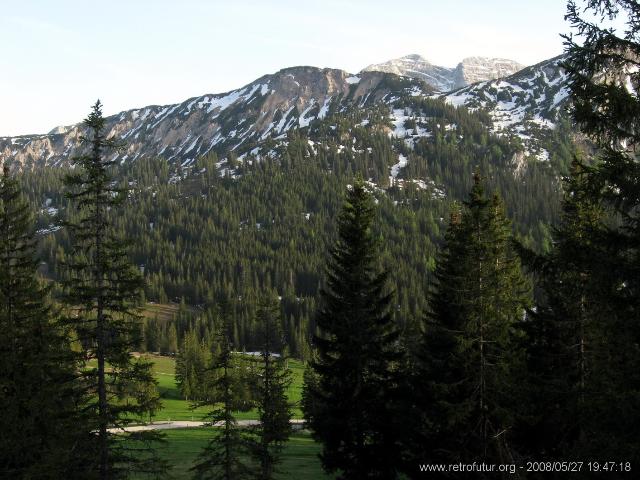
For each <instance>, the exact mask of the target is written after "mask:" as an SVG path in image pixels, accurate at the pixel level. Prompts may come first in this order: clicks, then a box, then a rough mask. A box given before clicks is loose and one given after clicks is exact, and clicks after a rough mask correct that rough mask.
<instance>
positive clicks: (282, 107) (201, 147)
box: [0, 56, 568, 168]
mask: <svg viewBox="0 0 640 480" xmlns="http://www.w3.org/2000/svg"><path fill="white" fill-rule="evenodd" d="M405 60H406V61H403V62H402V63H401V64H400V66H402V68H404V69H405V70H402V71H405V72H406V71H407V70H406V69H407V68H408V67H409V66H411V65H413V66H414V67H415V72H418V71H419V70H420V69H421V70H420V71H421V72H422V74H421V75H422V76H420V75H418V73H416V74H415V75H413V76H414V77H415V78H411V77H406V76H397V75H396V74H394V73H385V72H378V71H375V70H373V71H364V72H361V73H360V74H358V75H351V74H349V73H347V72H344V71H342V70H334V69H319V68H314V67H294V68H287V69H284V70H281V71H279V72H277V73H275V74H272V75H265V76H263V77H261V78H259V79H257V80H256V81H254V82H252V83H250V84H248V85H246V86H244V87H242V88H240V89H238V90H233V91H231V92H227V93H224V94H211V95H203V96H200V97H195V98H190V99H188V100H186V101H184V102H182V103H179V104H176V105H166V106H148V107H144V108H140V109H135V110H128V111H125V112H122V113H120V114H117V115H114V116H112V117H108V118H107V121H106V128H107V132H108V135H109V136H116V137H118V138H120V139H122V140H123V141H124V142H125V143H126V145H127V147H126V150H125V151H123V152H119V153H114V154H113V155H114V156H113V159H114V160H116V161H119V162H122V163H124V162H129V161H135V160H136V159H137V158H142V157H163V158H165V159H167V160H168V161H169V162H170V163H173V164H175V163H179V164H181V165H183V166H188V165H190V164H192V163H193V162H194V161H195V160H196V159H197V158H198V157H200V156H203V155H206V154H207V153H209V152H217V153H218V154H219V155H220V156H221V157H224V156H225V155H227V152H229V151H234V152H235V153H236V154H237V155H238V156H239V157H240V156H242V155H244V154H246V153H249V152H253V154H257V152H261V151H262V150H264V149H266V150H265V151H269V150H270V149H271V146H269V145H270V144H273V142H271V140H274V139H275V140H276V143H277V142H278V141H285V140H286V138H285V137H286V135H287V132H288V131H290V130H291V129H306V128H309V129H313V125H312V124H313V122H314V121H316V120H318V119H323V118H325V117H327V115H328V114H329V113H333V112H342V111H344V110H347V109H352V108H356V109H366V108H367V107H371V106H382V107H383V109H387V111H388V115H389V121H390V122H391V124H392V125H393V131H392V132H391V133H390V135H393V136H396V137H398V138H404V137H406V135H407V130H406V128H405V122H406V121H407V120H408V121H409V122H410V121H411V118H410V117H411V115H410V114H408V113H407V112H406V111H405V108H404V107H403V106H402V104H403V99H405V98H406V97H407V96H416V95H417V96H439V97H441V98H443V99H444V100H445V101H446V102H448V103H450V104H453V105H456V106H464V107H466V108H468V109H471V110H474V109H482V110H484V111H486V112H488V113H489V115H490V116H491V118H492V120H493V131H494V132H495V133H497V134H499V135H509V136H510V135H516V136H519V137H520V139H521V140H522V143H523V145H524V147H525V152H524V153H525V156H536V157H537V158H539V159H540V160H545V159H546V158H547V157H548V153H547V152H546V151H545V150H544V148H543V147H541V145H542V143H543V142H542V143H541V141H540V140H541V139H543V140H544V139H545V138H546V139H547V140H548V138H549V137H550V135H551V132H552V131H553V130H554V129H556V126H557V124H558V121H559V120H560V118H561V117H562V111H563V109H564V107H565V105H566V103H567V98H568V90H567V87H566V85H565V83H566V82H565V79H566V77H565V74H564V71H563V69H562V67H561V61H562V57H556V58H554V59H551V60H548V61H546V62H542V63H540V64H538V65H534V66H531V67H527V68H525V69H522V70H520V71H518V72H517V73H515V74H512V75H510V76H507V77H504V78H500V79H497V80H485V81H481V82H478V83H473V84H472V85H469V86H466V87H463V88H461V89H458V90H455V91H451V92H448V93H438V92H436V91H435V90H434V89H432V88H431V87H429V86H428V85H427V84H426V83H424V82H425V81H427V77H428V78H431V79H432V80H433V79H438V81H439V82H440V85H441V86H442V85H455V84H456V82H463V81H464V82H468V81H472V80H475V79H477V78H482V77H483V76H487V75H502V74H503V73H506V72H508V71H510V69H512V68H516V67H515V66H514V65H513V64H511V63H509V62H507V63H500V62H499V61H493V62H488V63H487V62H484V61H481V60H478V59H467V60H465V61H464V62H462V64H461V65H463V66H462V67H460V66H459V68H457V69H455V71H450V72H449V74H450V77H446V75H445V73H446V72H444V69H442V68H441V67H435V66H432V65H431V66H430V67H429V65H430V64H429V63H428V62H426V61H424V59H421V58H419V57H417V56H412V58H409V57H405ZM465 62H466V63H465ZM400 66H399V65H398V64H395V67H394V68H396V67H397V68H398V69H399V68H400ZM391 68H392V67H391V66H390V67H389V69H391ZM428 68H430V70H428ZM425 70H428V71H429V72H430V73H428V74H427V73H424V72H425ZM456 75H458V76H459V78H458V80H456V79H455V76H456ZM447 78H449V79H447ZM434 82H435V80H433V81H431V84H433V83H434ZM447 82H448V83H447ZM447 88H448V87H447ZM426 121H427V119H425V122H426ZM83 133H84V132H83V126H82V124H81V123H79V124H76V125H71V126H67V127H58V128H56V129H54V130H52V131H51V132H50V133H49V134H46V135H29V136H21V137H13V138H11V137H5V138H0V165H1V164H3V163H5V162H9V163H11V164H12V165H13V168H33V167H34V166H57V165H63V164H65V163H67V162H68V161H69V159H70V158H71V157H72V156H74V155H77V154H79V153H81V152H82V148H83V147H82V145H81V141H80V139H81V136H82V134H83ZM413 134H414V135H413V136H415V137H416V138H418V137H420V136H421V135H424V136H429V135H430V133H429V132H428V131H426V130H424V129H420V128H417V129H416V131H415V132H413ZM314 140H316V139H314ZM409 143H411V142H409ZM263 147H264V148H263Z"/></svg>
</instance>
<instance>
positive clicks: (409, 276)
mask: <svg viewBox="0 0 640 480" xmlns="http://www.w3.org/2000/svg"><path fill="white" fill-rule="evenodd" d="M396 107H397V108H401V109H403V115H404V116H405V117H406V120H405V121H404V124H405V125H404V128H405V129H407V130H406V131H407V133H406V136H405V138H395V137H391V136H390V135H389V134H388V133H389V131H390V129H391V128H392V127H393V125H392V124H391V120H390V118H389V111H388V110H387V109H386V108H385V107H375V106H374V107H370V108H366V109H355V108H354V109H351V110H349V111H347V112H333V113H332V114H330V115H329V116H327V117H326V118H325V119H323V120H321V121H316V122H313V123H312V124H311V125H310V126H309V127H308V128H305V129H303V130H301V131H291V132H289V133H288V134H287V135H286V137H284V138H279V139H271V140H267V141H266V142H265V144H264V145H263V146H262V148H261V151H262V152H266V153H265V154H263V155H261V156H259V155H260V154H256V155H255V156H254V155H252V154H250V153H249V154H244V155H241V156H240V157H238V156H237V155H235V154H234V153H233V152H230V153H229V154H227V155H226V156H225V157H224V158H223V157H222V153H221V156H220V157H219V156H218V155H217V154H215V153H214V154H210V155H208V156H206V157H203V158H200V159H199V160H198V161H197V162H196V165H195V166H193V167H190V168H182V167H181V166H180V165H179V164H177V165H175V164H170V163H168V162H167V161H166V160H164V159H161V158H152V159H139V160H137V161H136V162H134V163H131V164H129V163H126V164H123V165H120V166H119V169H118V174H117V178H118V181H119V182H120V186H122V187H124V188H125V189H126V190H127V191H128V196H129V201H127V202H126V203H125V206H124V210H123V212H122V215H120V216H119V217H118V218H117V220H116V224H117V227H118V228H119V230H120V231H121V233H122V234H123V235H125V236H126V237H127V238H131V239H134V240H135V241H134V242H133V243H132V245H131V248H130V255H131V259H132V261H133V262H134V263H135V264H136V265H138V266H139V267H140V269H141V270H142V271H143V273H144V277H145V279H146V285H147V286H146V289H145V295H146V299H147V300H149V301H155V302H167V301H172V302H178V303H179V302H182V303H184V304H186V305H191V306H192V307H195V308H190V309H187V308H184V309H183V310H182V313H181V314H180V315H179V318H178V321H177V324H176V325H175V326H174V328H175V329H176V335H177V342H178V343H179V342H180V341H181V340H182V337H183V336H184V333H185V332H186V331H187V330H188V329H190V328H191V327H192V326H193V325H194V324H195V322H196V317H202V320H201V321H200V323H203V322H204V324H206V323H207V320H206V318H207V313H206V310H207V309H208V307H210V306H211V305H213V304H214V303H215V301H216V299H218V298H220V297H229V298H233V299H234V301H235V308H234V310H235V328H234V331H235V335H236V339H235V340H236V344H237V345H242V346H243V347H244V348H246V349H248V350H252V349H253V348H255V325H254V324H253V320H252V319H253V318H254V317H255V308H256V301H257V298H258V296H259V294H260V293H261V292H264V291H275V292H277V294H278V295H279V296H281V297H282V307H283V312H284V319H285V320H284V322H285V325H283V328H284V331H285V332H286V336H287V339H288V343H289V345H290V348H291V351H292V354H293V355H296V356H298V357H300V358H303V359H304V358H305V357H306V356H307V355H308V352H309V350H308V346H307V345H306V343H307V341H308V339H309V338H310V335H311V334H312V333H313V331H314V328H315V325H314V318H313V317H314V315H313V312H314V311H315V309H316V294H317V291H318V288H319V286H320V283H321V281H322V277H323V265H324V261H325V258H326V254H327V248H328V245H329V244H330V242H331V241H332V239H333V238H334V236H335V231H334V230H335V227H334V220H335V216H336V212H337V210H338V208H339V206H340V204H341V202H342V198H343V195H344V187H345V186H346V185H348V184H350V183H352V182H353V178H354V175H356V174H357V173H360V174H362V175H363V177H364V178H365V179H369V180H370V183H369V187H368V188H370V190H371V192H372V193H373V194H374V196H375V198H376V200H377V202H378V210H379V213H378V215H379V217H380V221H377V222H375V227H374V228H375V229H376V235H377V237H378V239H379V241H380V243H381V245H382V246H383V262H384V263H385V264H386V265H387V266H388V267H389V268H390V270H391V275H392V283H393V285H395V291H396V297H395V303H396V305H397V308H396V309H395V311H394V315H395V317H396V320H397V321H398V322H400V323H401V325H402V326H404V327H407V328H409V329H410V330H411V329H412V328H413V326H412V324H413V323H414V322H416V321H417V319H419V318H420V316H421V315H422V312H424V309H425V307H426V305H425V302H424V295H423V292H424V291H425V287H426V285H428V284H429V282H430V278H431V274H432V272H433V270H434V268H435V256H436V249H437V247H438V245H439V244H440V242H441V239H442V234H443V232H444V229H445V228H446V225H447V224H448V220H449V219H448V215H449V211H450V208H451V205H452V204H453V203H454V202H457V201H460V200H462V199H464V198H465V196H466V194H467V192H468V190H469V187H470V185H471V183H472V176H473V173H474V171H479V172H480V173H481V174H482V175H483V176H484V177H486V179H487V185H488V188H489V189H491V190H496V191H498V192H500V194H501V195H502V196H503V198H504V199H505V203H506V205H507V208H508V214H509V216H510V218H512V219H513V223H514V229H515V232H516V233H517V235H518V237H519V238H520V239H521V241H522V242H523V243H524V244H525V245H527V246H529V247H533V248H535V249H537V250H540V251H543V250H545V249H548V248H549V228H548V225H549V224H550V223H551V222H552V221H554V220H555V219H556V217H557V213H558V208H559V181H558V180H559V176H560V175H561V174H562V173H564V172H566V169H567V165H568V164H569V162H570V158H571V152H572V150H573V147H572V144H571V140H570V132H571V130H570V127H569V124H568V122H564V123H561V124H560V127H559V128H558V130H557V132H556V134H555V136H554V138H549V139H548V141H547V148H548V150H549V151H550V152H551V155H550V160H549V161H548V162H540V161H537V160H535V159H529V158H525V157H524V153H523V151H522V145H521V143H520V142H519V139H518V138H517V137H512V138H509V137H499V136H496V135H494V134H492V133H490V125H491V121H490V119H489V118H488V116H487V115H486V114H484V113H483V112H482V111H478V112H473V113H470V112H469V111H467V110H466V109H464V108H455V107H452V106H450V105H447V104H445V102H444V101H442V100H439V99H420V98H417V97H407V98H405V99H403V100H402V102H401V103H400V104H398V105H397V106H396ZM417 129H423V130H425V131H429V132H432V133H431V135H423V136H419V137H418V136H416V137H415V139H414V138H413V133H415V132H416V131H417ZM312 139H313V140H312ZM414 143H415V145H414ZM399 155H403V156H405V157H406V158H407V159H408V163H407V165H406V167H405V168H402V169H399V171H398V173H397V175H396V177H395V178H394V177H393V176H390V174H389V172H390V169H391V167H392V166H393V165H395V164H396V163H398V156H399ZM518 156H519V157H520V160H519V161H520V162H521V164H520V165H517V164H516V163H514V159H516V158H517V157H518ZM220 158H223V159H222V160H220ZM64 174H65V170H64V169H48V170H44V171H37V172H25V173H23V174H22V179H21V180H22V181H23V182H24V184H25V191H27V192H28V193H29V195H30V198H31V201H32V203H33V204H35V205H37V206H39V207H40V208H41V214H40V217H39V222H40V223H39V228H40V229H41V232H42V234H43V235H42V237H43V238H42V259H43V261H44V262H46V265H44V266H43V267H42V268H43V272H44V273H45V274H46V275H47V276H49V277H50V278H52V279H59V269H58V264H59V262H60V261H62V260H64V258H65V255H66V252H67V251H68V248H69V239H68V233H67V231H66V229H65V228H61V229H59V230H57V228H58V227H56V225H58V224H59V223H60V220H61V218H64V217H65V215H66V214H67V212H69V211H70V209H69V208H68V205H67V200H66V199H65V198H64V196H63V194H62V193H61V191H62V188H61V183H60V180H61V178H62V177H63V176H64ZM52 207H53V209H52ZM70 220H73V218H70ZM52 230H56V231H55V232H52ZM209 316H210V315H209ZM148 323H149V325H148V331H149V332H150V331H151V330H155V331H157V332H159V333H158V335H160V336H161V337H164V338H165V339H166V337H167V335H172V333H171V332H170V330H171V328H172V327H171V326H170V325H167V324H166V322H160V321H159V322H158V324H154V320H153V319H150V320H148ZM207 328H208V329H211V328H212V326H211V325H209V327H207ZM207 328H205V327H202V331H205V330H207ZM154 336H155V334H154ZM165 343H166V342H165ZM171 343H172V345H176V342H171ZM153 347H154V342H150V348H153ZM155 347H156V348H155V349H154V350H155V351H158V350H161V348H159V347H158V346H157V345H155ZM174 348H175V347H166V348H165V349H168V350H169V351H172V350H173V349H174Z"/></svg>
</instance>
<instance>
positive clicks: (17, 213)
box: [0, 165, 93, 479]
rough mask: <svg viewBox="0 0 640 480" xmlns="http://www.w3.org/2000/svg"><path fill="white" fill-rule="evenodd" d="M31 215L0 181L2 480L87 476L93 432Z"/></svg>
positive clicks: (5, 180) (15, 189) (13, 186)
mask: <svg viewBox="0 0 640 480" xmlns="http://www.w3.org/2000/svg"><path fill="white" fill-rule="evenodd" d="M33 229H34V221H33V215H32V212H31V210H30V209H29V206H28V205H27V203H26V202H25V200H24V199H23V198H22V194H21V192H20V187H19V185H18V182H17V181H16V180H14V179H13V178H12V177H11V176H10V174H9V168H8V166H6V165H5V166H4V169H3V174H2V177H1V178H0V370H1V375H0V410H1V411H2V416H1V418H0V431H1V432H2V433H1V434H0V477H2V478H25V479H26V478H88V477H89V476H90V472H88V471H86V470H85V469H86V467H87V465H90V463H91V459H90V457H86V456H85V447H87V446H88V445H91V444H92V440H93V438H92V437H93V436H92V435H91V433H90V430H89V427H88V424H87V423H86V422H83V420H82V416H81V415H80V412H79V410H77V409H76V403H75V402H76V401H77V400H78V395H77V393H78V392H77V391H76V389H75V380H76V372H75V364H76V363H75V362H76V360H77V359H76V356H75V354H74V353H72V351H71V349H70V345H69V342H68V340H67V339H66V335H65V334H66V333H67V331H66V330H65V329H64V328H62V325H61V324H60V322H59V318H58V315H57V312H55V311H54V310H53V309H52V307H51V304H50V302H49V300H48V294H49V289H48V288H47V287H46V286H45V285H44V284H43V283H42V282H41V281H40V280H39V279H38V278H37V275H36V269H37V265H38V262H37V261H36V259H35V245H36V240H35V236H34V231H33Z"/></svg>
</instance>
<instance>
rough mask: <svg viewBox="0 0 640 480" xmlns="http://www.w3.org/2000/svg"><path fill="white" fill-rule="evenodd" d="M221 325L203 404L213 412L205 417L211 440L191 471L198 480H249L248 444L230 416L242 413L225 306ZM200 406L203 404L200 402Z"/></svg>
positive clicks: (238, 376)
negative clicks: (246, 458) (206, 394)
mask: <svg viewBox="0 0 640 480" xmlns="http://www.w3.org/2000/svg"><path fill="white" fill-rule="evenodd" d="M221 317H222V318H221V319H222V322H221V324H220V325H219V327H218V332H217V334H216V340H217V345H216V347H217V353H216V354H214V355H213V358H212V360H211V365H210V370H211V371H212V373H214V375H212V376H211V377H210V378H211V379H212V383H211V384H210V385H209V386H208V388H207V390H208V397H207V402H206V404H208V405H211V406H212V407H213V409H212V410H211V412H210V413H209V414H208V424H209V426H211V427H212V431H213V436H212V437H211V439H210V440H209V443H208V444H207V446H206V447H205V448H204V449H203V450H202V452H201V453H200V455H199V457H198V460H197V463H196V464H195V465H194V466H193V467H192V468H191V470H192V471H193V472H194V478H196V479H198V480H239V479H244V478H250V476H251V475H250V470H249V468H248V467H247V465H246V464H245V462H244V460H243V459H242V456H244V455H246V454H247V453H248V443H247V439H246V438H245V435H243V433H242V432H241V431H240V429H239V427H238V424H237V422H236V419H235V417H234V415H233V412H234V411H236V410H244V409H246V407H247V405H246V404H245V403H244V402H243V401H242V395H240V394H239V391H241V390H242V385H241V384H240V383H241V382H240V381H239V379H240V378H242V376H241V375H239V373H238V372H237V370H238V365H237V363H236V361H235V359H234V358H233V357H234V354H233V352H232V344H231V342H230V339H229V335H230V332H229V330H230V328H231V321H230V314H229V309H228V305H227V304H223V306H222V308H221ZM199 404H200V405H204V404H205V402H200V403H199Z"/></svg>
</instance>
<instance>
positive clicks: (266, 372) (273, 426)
mask: <svg viewBox="0 0 640 480" xmlns="http://www.w3.org/2000/svg"><path fill="white" fill-rule="evenodd" d="M257 322H258V328H259V329H260V361H259V364H260V365H259V373H258V375H259V376H258V388H257V390H258V392H257V399H256V400H257V407H258V414H259V416H260V424H259V425H258V426H257V428H256V429H255V430H254V434H255V435H256V437H257V438H256V441H255V442H254V444H253V445H252V454H253V457H254V459H255V460H256V461H257V463H258V464H259V466H260V471H259V473H258V475H256V477H257V478H258V479H260V480H271V479H272V478H274V474H275V473H276V467H277V464H278V463H279V462H280V460H281V458H280V457H281V453H282V447H283V445H284V443H285V442H286V441H287V440H289V435H290V434H291V424H290V421H291V416H292V414H291V405H290V404H289V401H288V399H287V388H288V387H289V385H290V384H291V378H290V377H291V374H290V371H289V370H288V369H287V368H286V365H285V360H286V358H285V356H284V350H285V349H284V341H283V333H282V329H281V326H280V305H279V304H278V303H276V302H275V301H271V300H269V299H268V298H263V299H262V300H261V302H260V305H259V307H258V314H257ZM276 351H280V354H279V356H277V355H278V354H277V353H276Z"/></svg>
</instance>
